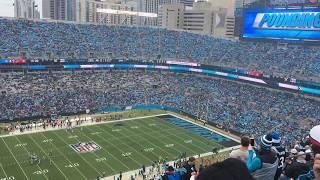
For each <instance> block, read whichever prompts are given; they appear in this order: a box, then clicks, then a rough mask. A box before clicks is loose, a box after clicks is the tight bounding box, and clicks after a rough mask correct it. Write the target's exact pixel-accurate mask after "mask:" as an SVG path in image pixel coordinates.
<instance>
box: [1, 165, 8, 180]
mask: <svg viewBox="0 0 320 180" xmlns="http://www.w3.org/2000/svg"><path fill="white" fill-rule="evenodd" d="M0 167H1V169H2V171H3V172H4V175H5V176H6V178H7V177H8V175H7V173H6V171H5V170H4V169H3V166H2V163H0Z"/></svg>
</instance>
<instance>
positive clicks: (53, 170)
mask: <svg viewBox="0 0 320 180" xmlns="http://www.w3.org/2000/svg"><path fill="white" fill-rule="evenodd" d="M81 142H82V143H83V144H85V143H93V144H94V147H95V148H96V150H95V151H92V152H86V151H84V152H78V151H77V150H76V149H75V148H72V146H71V145H74V146H76V147H78V146H77V144H78V143H81ZM83 144H82V145H83ZM78 145H79V144H78ZM213 147H219V148H223V147H225V146H224V145H222V144H221V143H217V142H215V141H212V140H210V139H208V138H205V137H201V136H199V135H196V134H194V133H191V132H190V131H189V130H187V129H185V128H182V127H178V126H176V125H173V124H172V123H169V122H168V121H166V120H164V119H162V118H159V117H151V118H141V119H136V120H130V121H122V122H112V123H105V124H99V125H91V126H83V127H77V128H74V131H73V132H71V131H67V130H65V129H61V130H54V131H46V132H42V133H34V134H24V135H16V136H9V137H1V140H0V180H9V179H18V180H24V179H30V180H38V179H39V180H43V179H54V180H60V179H74V180H78V179H95V178H96V177H97V176H99V175H100V176H101V175H103V174H104V175H106V176H110V175H114V174H118V173H119V172H120V171H122V172H126V171H130V170H135V169H138V168H141V166H142V165H145V166H149V165H151V164H152V162H153V161H157V160H159V158H160V157H162V158H165V159H166V160H175V159H178V158H179V157H180V156H181V154H182V153H183V152H186V153H187V155H188V156H191V155H198V154H200V153H206V152H210V151H212V148H213ZM85 152H86V153H85ZM30 153H32V154H36V155H37V157H38V159H39V160H40V162H39V163H35V164H33V165H32V164H31V160H30V158H29V155H30ZM49 159H51V161H50V160H49Z"/></svg>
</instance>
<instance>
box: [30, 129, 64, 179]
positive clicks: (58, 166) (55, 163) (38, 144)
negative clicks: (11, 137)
mask: <svg viewBox="0 0 320 180" xmlns="http://www.w3.org/2000/svg"><path fill="white" fill-rule="evenodd" d="M28 137H29V138H30V139H31V140H32V141H33V142H34V143H35V144H36V145H37V146H38V147H39V148H40V150H41V151H42V152H43V153H44V154H46V152H45V151H44V150H43V149H42V147H41V146H40V145H39V144H38V143H37V142H36V141H35V140H34V139H33V138H32V136H31V135H30V134H29V135H28ZM49 159H50V161H52V163H53V165H54V166H55V167H56V168H57V169H58V170H59V171H60V173H61V174H62V175H63V176H64V177H65V178H66V179H69V178H68V177H67V176H66V175H65V174H64V173H63V172H62V171H61V169H60V168H59V166H57V164H56V163H55V162H54V161H53V160H51V158H50V157H49Z"/></svg>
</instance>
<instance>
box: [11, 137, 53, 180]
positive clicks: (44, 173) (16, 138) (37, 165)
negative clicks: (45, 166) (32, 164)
mask: <svg viewBox="0 0 320 180" xmlns="http://www.w3.org/2000/svg"><path fill="white" fill-rule="evenodd" d="M15 138H16V139H17V140H18V142H19V143H20V144H22V143H21V141H20V139H19V138H18V137H17V136H15ZM23 149H24V150H25V151H26V152H27V153H28V154H29V151H28V150H27V148H26V147H25V146H23ZM37 166H38V168H39V169H40V170H41V171H42V169H41V167H40V166H39V164H37ZM42 175H43V176H44V177H45V178H46V179H48V180H49V178H48V177H47V175H46V174H45V173H43V174H42Z"/></svg>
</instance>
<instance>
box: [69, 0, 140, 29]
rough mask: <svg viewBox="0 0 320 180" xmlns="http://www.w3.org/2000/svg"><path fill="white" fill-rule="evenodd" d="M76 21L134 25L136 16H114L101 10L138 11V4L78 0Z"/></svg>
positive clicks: (132, 2)
mask: <svg viewBox="0 0 320 180" xmlns="http://www.w3.org/2000/svg"><path fill="white" fill-rule="evenodd" d="M75 6H76V21H77V22H89V23H97V24H125V25H134V24H135V23H136V16H131V15H127V14H112V13H107V12H100V11H99V10H118V11H131V12H135V11H136V6H137V5H136V2H134V1H128V0H105V1H100V0H76V5H75Z"/></svg>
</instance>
